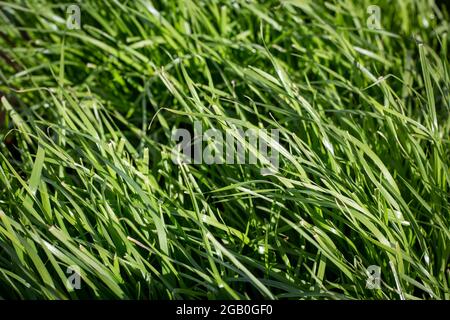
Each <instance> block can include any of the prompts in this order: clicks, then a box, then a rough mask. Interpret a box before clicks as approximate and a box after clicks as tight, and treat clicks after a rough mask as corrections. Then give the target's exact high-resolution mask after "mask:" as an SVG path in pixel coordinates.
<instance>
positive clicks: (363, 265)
mask: <svg viewBox="0 0 450 320" xmlns="http://www.w3.org/2000/svg"><path fill="white" fill-rule="evenodd" d="M77 4H78V5H79V7H80V9H81V30H70V29H68V28H67V26H66V16H67V13H66V9H67V5H68V4H62V3H60V4H56V2H55V1H44V0H41V1H37V0H29V1H19V0H16V1H6V2H5V1H0V9H1V10H0V96H2V98H1V104H0V105H1V107H0V141H1V142H0V297H1V298H20V299H37V298H44V299H79V298H137V299H161V298H167V299H180V298H181V299H205V298H208V299H218V298H222V299H252V298H268V299H282V298H294V299H299V298H307V299H324V298H326V299H340V298H344V299H361V298H363V299H449V298H450V292H449V279H450V278H449V277H450V276H449V255H450V243H449V240H450V228H449V225H450V209H449V186H450V171H449V160H450V148H449V143H450V139H449V137H450V135H449V132H450V118H449V106H450V98H449V83H450V81H449V78H450V70H449V54H448V49H449V45H448V40H449V33H448V31H449V21H450V20H449V15H448V13H447V9H446V8H445V7H444V6H443V5H437V4H435V2H434V1H433V0H402V1H387V0H379V1H376V3H371V1H368V0H358V1H357V0H339V1H338V0H336V1H321V0H289V1H281V2H280V1H275V0H274V1H247V0H233V1H228V0H209V1H206V0H205V1H197V0H171V1H150V0H136V1H119V0H111V1H101V0H84V1H78V3H77ZM372 4H376V5H378V6H379V7H380V8H381V11H380V12H381V26H382V29H379V30H374V29H371V28H368V27H367V23H366V22H367V19H368V15H369V14H368V12H367V7H368V6H370V5H372ZM194 121H202V124H203V127H204V129H205V130H206V129H207V128H218V129H221V130H224V131H225V130H226V129H235V128H237V127H243V128H264V129H279V130H280V142H279V144H273V145H271V147H272V148H276V149H277V150H278V151H279V153H280V168H279V171H278V172H277V173H274V174H271V175H261V172H260V169H261V167H262V164H261V162H258V164H256V165H251V164H234V165H230V164H228V165H227V164H223V165H206V164H190V165H187V164H183V165H177V164H174V163H173V162H172V161H171V152H172V150H173V149H174V147H175V143H176V142H174V141H172V139H171V133H172V131H173V130H174V129H177V128H187V129H192V125H193V122H194ZM247 147H248V146H247ZM250 151H251V150H250ZM371 265H375V266H379V267H380V268H381V288H380V289H376V290H369V289H368V288H366V280H367V273H366V269H367V268H368V267H369V266H371ZM69 266H78V267H79V269H80V272H81V285H82V286H81V289H80V290H74V289H72V288H71V287H70V286H68V285H67V277H68V276H69V274H68V273H67V268H68V267H69Z"/></svg>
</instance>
